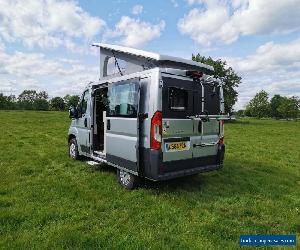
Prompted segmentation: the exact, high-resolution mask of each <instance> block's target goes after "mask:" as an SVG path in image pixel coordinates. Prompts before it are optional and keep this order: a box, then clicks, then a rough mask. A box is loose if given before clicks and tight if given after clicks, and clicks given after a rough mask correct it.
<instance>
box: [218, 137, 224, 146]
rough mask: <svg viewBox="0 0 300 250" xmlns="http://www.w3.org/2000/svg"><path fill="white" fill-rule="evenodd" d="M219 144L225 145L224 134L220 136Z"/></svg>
mask: <svg viewBox="0 0 300 250" xmlns="http://www.w3.org/2000/svg"><path fill="white" fill-rule="evenodd" d="M218 144H219V145H223V144H224V136H222V137H220V139H219V142H218Z"/></svg>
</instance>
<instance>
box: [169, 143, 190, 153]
mask: <svg viewBox="0 0 300 250" xmlns="http://www.w3.org/2000/svg"><path fill="white" fill-rule="evenodd" d="M189 149H190V142H189V141H181V142H166V143H165V152H175V151H185V150H189Z"/></svg>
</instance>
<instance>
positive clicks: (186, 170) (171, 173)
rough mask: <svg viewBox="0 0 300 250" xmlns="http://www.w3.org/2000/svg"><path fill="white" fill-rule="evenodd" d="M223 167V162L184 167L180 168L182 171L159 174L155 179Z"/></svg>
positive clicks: (164, 178) (167, 178)
mask: <svg viewBox="0 0 300 250" xmlns="http://www.w3.org/2000/svg"><path fill="white" fill-rule="evenodd" d="M222 167H223V164H221V165H208V166H201V167H196V168H190V169H184V170H180V171H175V172H169V173H164V174H161V175H158V176H157V177H156V179H155V180H157V181H162V180H169V179H173V178H178V177H183V176H188V175H193V174H197V173H203V172H209V171H214V170H218V169H220V168H222Z"/></svg>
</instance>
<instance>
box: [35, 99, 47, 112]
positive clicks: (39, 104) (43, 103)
mask: <svg viewBox="0 0 300 250" xmlns="http://www.w3.org/2000/svg"><path fill="white" fill-rule="evenodd" d="M33 107H34V109H35V110H43V111H46V110H49V102H48V101H47V100H46V99H42V98H39V99H36V100H35V101H34V103H33Z"/></svg>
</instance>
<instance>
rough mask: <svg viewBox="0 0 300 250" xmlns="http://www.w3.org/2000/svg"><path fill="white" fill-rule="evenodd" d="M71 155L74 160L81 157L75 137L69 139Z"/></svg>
mask: <svg viewBox="0 0 300 250" xmlns="http://www.w3.org/2000/svg"><path fill="white" fill-rule="evenodd" d="M69 156H70V157H71V158H72V159H73V160H78V159H79V153H78V145H77V141H76V139H75V138H72V139H71V140H70V141H69Z"/></svg>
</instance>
